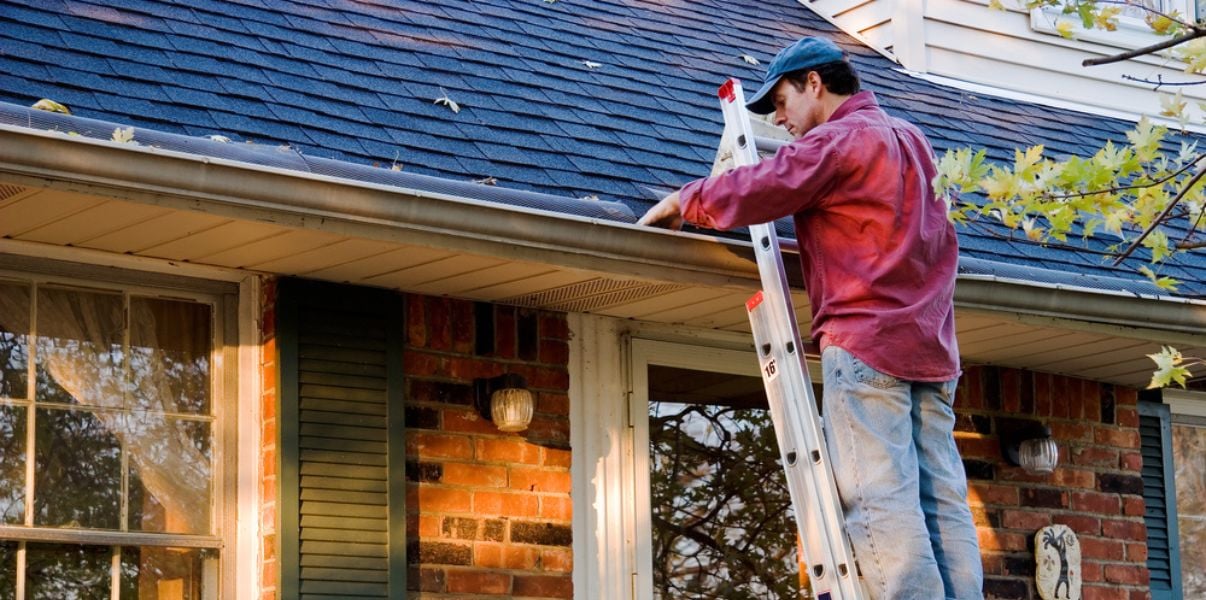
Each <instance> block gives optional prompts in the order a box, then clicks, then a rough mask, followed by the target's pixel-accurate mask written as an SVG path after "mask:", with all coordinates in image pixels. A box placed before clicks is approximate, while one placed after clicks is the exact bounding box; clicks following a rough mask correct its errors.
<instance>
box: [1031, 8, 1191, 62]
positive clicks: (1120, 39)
mask: <svg viewBox="0 0 1206 600" xmlns="http://www.w3.org/2000/svg"><path fill="white" fill-rule="evenodd" d="M1168 1H1169V2H1170V3H1172V4H1174V5H1175V6H1174V7H1173V10H1179V11H1181V13H1182V14H1185V15H1192V14H1195V13H1196V12H1197V9H1196V4H1195V2H1194V0H1168ZM1065 22H1066V23H1069V24H1070V25H1071V26H1072V35H1073V38H1072V39H1073V40H1078V41H1084V42H1092V43H1096V44H1102V45H1105V46H1113V47H1116V48H1122V49H1126V50H1133V49H1136V48H1142V47H1144V46H1149V45H1151V44H1156V43H1159V42H1161V41H1163V40H1165V39H1167V38H1166V37H1165V36H1162V35H1159V34H1157V33H1155V32H1153V31H1152V30H1151V28H1150V27H1148V26H1147V24H1146V23H1145V22H1143V21H1142V20H1141V19H1137V18H1134V17H1126V16H1119V17H1117V23H1118V28H1117V29H1116V30H1114V31H1107V30H1105V29H1098V28H1090V29H1086V28H1085V27H1084V25H1083V24H1081V21H1080V18H1079V17H1078V16H1076V15H1075V14H1072V15H1065V14H1063V12H1062V11H1061V9H1060V8H1058V7H1054V6H1040V7H1037V8H1032V9H1030V28H1031V29H1033V30H1034V31H1038V32H1040V33H1046V34H1051V35H1054V36H1059V37H1061V39H1062V36H1060V34H1059V31H1058V30H1057V29H1056V25H1057V24H1059V23H1065ZM1162 56H1164V55H1163V54H1160V55H1157V58H1159V57H1162Z"/></svg>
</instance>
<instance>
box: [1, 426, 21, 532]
mask: <svg viewBox="0 0 1206 600" xmlns="http://www.w3.org/2000/svg"><path fill="white" fill-rule="evenodd" d="M27 412H28V410H27V409H25V408H23V407H20V406H0V523H3V524H5V525H20V524H23V523H24V522H25V455H26V453H25V440H26V433H25V420H26V419H25V415H26V413H27Z"/></svg>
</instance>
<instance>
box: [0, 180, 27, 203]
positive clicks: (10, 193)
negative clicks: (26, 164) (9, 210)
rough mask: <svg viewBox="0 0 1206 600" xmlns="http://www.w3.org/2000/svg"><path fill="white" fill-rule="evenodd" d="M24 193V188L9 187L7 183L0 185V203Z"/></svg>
mask: <svg viewBox="0 0 1206 600" xmlns="http://www.w3.org/2000/svg"><path fill="white" fill-rule="evenodd" d="M24 191H25V188H22V187H17V186H15V185H9V184H7V183H0V202H4V201H5V200H8V199H9V198H12V197H14V196H16V195H17V194H20V193H21V192H24Z"/></svg>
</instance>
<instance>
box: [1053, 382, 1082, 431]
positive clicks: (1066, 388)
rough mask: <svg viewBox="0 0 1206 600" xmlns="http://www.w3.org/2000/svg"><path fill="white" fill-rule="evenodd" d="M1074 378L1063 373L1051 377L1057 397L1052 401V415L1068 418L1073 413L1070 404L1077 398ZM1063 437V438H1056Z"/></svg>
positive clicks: (1054, 395)
mask: <svg viewBox="0 0 1206 600" xmlns="http://www.w3.org/2000/svg"><path fill="white" fill-rule="evenodd" d="M1072 383H1073V380H1072V379H1070V378H1068V377H1064V376H1062V375H1054V376H1052V378H1051V395H1052V396H1053V397H1054V398H1055V401H1054V402H1053V403H1052V406H1051V408H1052V410H1051V416H1053V417H1056V418H1063V419H1066V418H1067V417H1068V415H1069V414H1071V412H1072V411H1071V407H1070V405H1071V404H1072V403H1074V402H1076V401H1077V400H1076V399H1075V398H1073V397H1072ZM1056 439H1061V438H1056Z"/></svg>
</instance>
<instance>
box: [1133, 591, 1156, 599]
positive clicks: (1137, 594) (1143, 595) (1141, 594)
mask: <svg viewBox="0 0 1206 600" xmlns="http://www.w3.org/2000/svg"><path fill="white" fill-rule="evenodd" d="M1131 600H1152V593H1151V592H1150V591H1147V590H1131Z"/></svg>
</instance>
